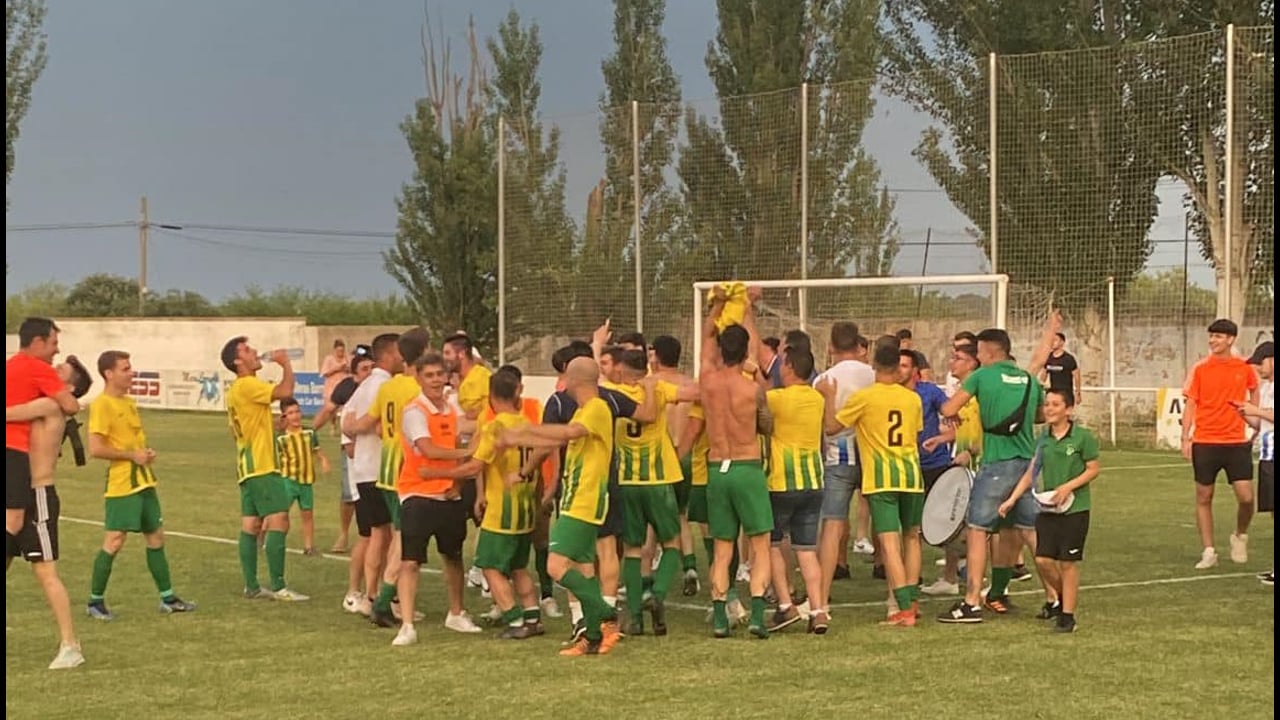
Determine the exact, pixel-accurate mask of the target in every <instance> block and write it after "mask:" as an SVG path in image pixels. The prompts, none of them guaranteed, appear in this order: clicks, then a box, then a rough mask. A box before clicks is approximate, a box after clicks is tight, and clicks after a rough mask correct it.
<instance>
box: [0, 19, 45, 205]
mask: <svg viewBox="0 0 1280 720" xmlns="http://www.w3.org/2000/svg"><path fill="white" fill-rule="evenodd" d="M44 15H45V5H44V1H43V0H5V4H4V49H5V76H4V80H5V82H4V184H5V187H8V186H9V180H10V178H12V177H13V164H14V159H15V153H14V146H15V145H16V144H17V142H18V131H19V126H20V125H21V124H22V118H24V117H26V115H27V110H29V109H30V108H31V88H33V87H34V86H35V84H36V80H38V79H39V78H40V73H41V72H43V71H44V64H45V60H46V59H47V55H46V54H45V34H44V29H43V26H44ZM8 208H9V198H8V197H7V196H6V197H5V209H6V210H7V209H8Z"/></svg>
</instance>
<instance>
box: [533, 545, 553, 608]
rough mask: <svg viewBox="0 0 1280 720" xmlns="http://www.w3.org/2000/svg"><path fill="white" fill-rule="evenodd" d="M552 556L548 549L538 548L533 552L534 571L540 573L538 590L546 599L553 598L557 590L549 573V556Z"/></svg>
mask: <svg viewBox="0 0 1280 720" xmlns="http://www.w3.org/2000/svg"><path fill="white" fill-rule="evenodd" d="M550 554H551V553H550V551H549V550H547V548H537V549H535V550H534V551H533V569H534V570H536V571H537V572H538V590H539V592H541V597H544V598H549V597H551V594H552V591H553V590H554V589H555V584H554V582H553V581H552V580H551V575H550V574H549V573H548V572H547V556H548V555H550Z"/></svg>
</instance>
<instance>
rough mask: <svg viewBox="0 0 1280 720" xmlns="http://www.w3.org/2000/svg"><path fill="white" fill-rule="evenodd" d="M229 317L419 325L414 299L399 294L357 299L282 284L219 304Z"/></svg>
mask: <svg viewBox="0 0 1280 720" xmlns="http://www.w3.org/2000/svg"><path fill="white" fill-rule="evenodd" d="M218 312H219V314H221V315H224V316H227V317H302V318H306V320H307V324H308V325H416V324H419V323H420V322H421V316H420V315H418V314H417V310H416V308H415V307H414V306H413V304H412V303H410V302H408V301H406V300H405V299H404V298H402V297H400V296H398V295H388V296H386V297H381V298H369V299H363V300H361V299H354V298H348V297H346V296H343V295H339V294H337V293H332V292H319V291H314V290H304V289H302V288H299V287H288V286H282V287H278V288H276V289H274V290H270V291H267V290H263V289H262V288H259V287H256V286H250V287H249V288H247V289H246V290H245V291H244V292H243V293H240V294H238V295H233V296H231V297H230V298H227V300H226V301H224V302H223V303H222V304H221V305H219V306H218Z"/></svg>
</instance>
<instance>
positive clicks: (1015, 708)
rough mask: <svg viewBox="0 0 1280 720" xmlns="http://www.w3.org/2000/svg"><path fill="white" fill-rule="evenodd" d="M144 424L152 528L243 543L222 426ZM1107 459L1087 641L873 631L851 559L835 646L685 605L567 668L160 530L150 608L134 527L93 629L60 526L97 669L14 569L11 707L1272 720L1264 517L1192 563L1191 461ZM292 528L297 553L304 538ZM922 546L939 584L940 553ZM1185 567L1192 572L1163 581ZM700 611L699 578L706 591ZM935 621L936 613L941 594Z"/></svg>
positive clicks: (974, 630) (1221, 508)
mask: <svg viewBox="0 0 1280 720" xmlns="http://www.w3.org/2000/svg"><path fill="white" fill-rule="evenodd" d="M144 422H145V424H146V426H147V430H148V432H149V434H150V436H151V440H152V444H153V445H154V446H155V447H156V448H157V449H158V451H159V453H160V456H159V461H158V464H157V472H158V475H159V477H160V482H161V486H160V492H161V498H162V501H163V503H164V509H165V523H166V526H167V527H168V528H169V529H170V530H171V531H175V532H181V533H189V534H194V535H206V536H212V537H217V538H228V539H230V538H234V537H236V533H237V531H238V519H237V508H238V507H239V505H238V494H237V491H236V486H235V480H234V467H233V461H232V458H233V456H232V452H231V447H230V438H229V437H228V435H227V432H226V429H225V423H224V420H223V418H222V417H221V416H216V415H214V416H210V415H195V414H166V413H147V414H146V415H145V416H144ZM326 438H327V436H326ZM326 450H327V452H329V453H331V457H334V455H333V452H334V450H333V448H332V447H330V448H327V449H326ZM1104 468H1105V472H1104V474H1103V475H1102V477H1101V478H1100V479H1099V480H1098V481H1097V483H1096V485H1095V489H1094V493H1095V494H1094V503H1095V509H1094V513H1093V521H1092V532H1091V536H1090V541H1089V546H1088V561H1087V562H1086V563H1085V565H1084V568H1083V583H1084V584H1085V586H1086V587H1089V586H1100V585H1111V584H1116V585H1118V586H1117V587H1100V588H1096V589H1086V590H1085V591H1084V592H1083V594H1082V597H1081V607H1080V609H1079V613H1078V616H1079V619H1080V631H1079V632H1078V633H1077V634H1075V635H1071V636H1058V635H1053V634H1051V633H1049V632H1048V631H1047V629H1046V627H1045V626H1044V625H1043V624H1042V623H1041V622H1040V621H1037V620H1035V619H1032V618H1031V617H1030V614H1031V612H1030V611H1031V610H1032V609H1034V608H1035V607H1037V606H1038V604H1039V599H1038V598H1037V597H1036V596H1035V595H1034V594H1028V595H1023V596H1021V597H1020V598H1018V599H1020V600H1021V601H1022V602H1021V605H1020V607H1021V608H1023V611H1022V613H1021V614H1020V615H1018V616H1015V617H1011V618H1001V619H990V618H989V619H988V622H986V623H983V624H982V625H979V626H972V627H955V626H943V625H939V624H937V623H934V622H932V621H926V622H923V623H921V625H919V626H917V627H916V628H914V629H912V630H903V629H897V628H883V627H879V626H877V624H876V623H877V621H878V620H880V619H881V618H882V617H883V614H884V609H883V606H882V605H880V604H878V603H879V602H880V601H882V600H883V598H884V595H885V592H884V588H883V584H882V583H880V582H876V581H872V580H871V577H870V566H869V565H863V564H858V566H857V567H855V569H854V580H853V581H850V582H839V583H837V584H836V589H835V593H834V595H835V597H834V598H833V602H834V603H835V604H836V606H835V607H836V609H835V618H834V623H833V626H832V631H831V633H830V634H828V635H827V636H826V637H816V636H807V635H805V634H803V633H802V632H797V631H787V632H785V633H782V634H780V635H777V636H775V637H773V638H771V639H769V640H768V641H767V642H759V641H754V640H748V639H746V637H745V633H743V634H740V636H738V637H735V638H734V639H730V640H725V641H719V642H717V641H713V640H711V639H710V638H709V636H708V632H707V628H706V626H705V625H704V624H703V613H702V611H701V610H697V609H676V610H673V611H671V612H670V613H669V615H670V616H672V617H671V623H672V628H671V634H670V636H668V637H666V638H663V639H655V638H652V637H646V638H635V639H630V640H627V641H625V642H623V643H622V644H621V645H620V646H619V647H618V648H617V649H616V650H615V651H614V652H613V653H612V654H611V655H609V656H607V657H600V658H583V659H568V658H560V657H557V656H556V651H557V650H558V648H559V643H560V640H561V639H562V637H563V636H564V634H565V633H566V632H567V629H568V627H567V621H566V620H554V621H549V628H550V632H549V633H548V635H547V636H546V637H544V638H539V639H534V640H529V641H525V642H519V643H498V642H495V641H494V640H493V639H491V638H490V637H488V636H487V635H486V636H466V637H464V636H459V635H456V634H453V633H450V632H449V631H447V630H444V629H443V626H442V625H440V624H439V621H438V619H442V618H443V613H444V608H443V602H442V601H443V591H442V587H441V584H440V578H439V576H438V575H434V574H433V575H427V576H426V577H425V578H424V582H423V592H422V595H421V596H420V599H419V609H421V610H422V611H424V612H425V613H427V616H428V618H430V621H428V622H424V623H422V624H420V625H419V634H420V637H421V641H420V643H419V644H418V645H417V646H415V647H411V648H392V647H390V641H391V637H392V633H391V631H389V630H378V629H374V628H373V627H372V626H371V625H369V624H368V623H367V622H366V621H364V620H363V619H361V618H358V617H356V616H352V615H349V614H346V613H344V612H342V610H341V609H340V607H339V605H340V602H341V599H342V594H343V589H344V587H345V583H346V565H345V562H342V561H335V560H332V559H325V558H304V557H301V556H299V555H290V556H289V566H288V576H289V581H290V585H291V586H293V587H295V588H297V589H298V590H300V591H302V592H305V593H308V594H311V595H312V596H313V598H314V600H313V601H312V602H310V603H306V604H283V603H270V602H248V601H245V600H242V599H241V598H240V590H241V585H242V582H241V580H240V572H239V566H238V563H237V560H236V550H235V547H234V546H232V545H224V544H218V543H215V542H211V541H209V540H200V539H194V538H187V537H178V536H171V537H170V539H169V541H168V549H169V555H170V561H171V564H172V566H173V577H174V582H175V586H176V589H177V590H178V592H179V593H180V594H181V595H182V596H183V597H184V598H186V599H189V600H193V601H197V602H199V603H200V609H199V611H198V612H196V613H194V614H191V615H186V616H162V615H160V614H159V613H158V612H157V611H156V595H155V589H154V587H153V586H152V584H151V580H150V576H149V575H148V574H147V571H146V566H145V562H144V558H143V552H142V547H143V545H142V542H141V539H140V538H131V539H130V541H129V543H128V544H127V545H126V547H125V549H124V551H123V552H122V553H121V556H120V557H119V559H117V561H116V563H115V574H114V576H113V577H112V580H111V587H110V589H109V592H108V601H109V602H110V605H111V608H112V610H113V611H114V612H115V613H116V615H117V619H116V620H115V621H114V622H112V623H108V624H104V623H98V622H94V621H91V620H89V619H88V618H86V617H85V616H84V615H83V614H81V613H82V609H83V601H84V599H85V597H86V595H87V592H88V582H89V574H90V565H91V562H92V558H93V554H94V552H95V551H96V549H97V547H98V544H99V543H100V541H101V536H100V532H101V531H100V528H98V527H96V526H94V525H89V524H83V523H74V522H63V524H62V527H61V537H62V554H63V560H62V562H61V563H60V565H61V574H62V577H63V579H64V580H65V581H66V583H67V585H68V589H69V591H70V592H71V595H72V599H73V608H74V609H75V611H76V613H77V614H76V622H77V629H78V632H79V633H80V637H81V640H82V644H83V647H84V652H85V655H86V657H87V658H88V662H87V663H86V664H85V665H84V666H82V667H81V668H79V669H76V670H73V671H69V672H50V671H48V670H47V669H46V665H47V664H48V662H49V660H50V659H52V657H53V654H54V651H55V650H56V644H57V641H56V638H57V636H56V633H55V632H54V628H53V624H52V621H51V619H50V617H49V614H48V610H47V609H46V607H45V606H44V603H43V599H42V596H41V594H40V592H39V590H38V588H37V587H36V585H35V583H34V581H33V579H32V578H31V576H30V573H29V572H28V571H27V570H26V568H23V567H20V563H19V564H18V566H15V567H14V569H13V570H12V571H11V572H10V573H9V575H8V576H7V579H6V587H5V591H6V599H7V600H8V601H11V602H8V603H7V625H8V626H9V627H10V628H12V629H11V630H10V631H9V632H7V633H6V636H5V654H6V657H5V677H6V681H7V685H8V687H7V689H6V694H5V707H6V710H7V712H8V714H9V716H10V717H12V718H18V719H22V718H80V717H94V718H123V717H131V716H156V717H175V718H259V717H261V718H295V717H296V718H330V717H333V718H349V717H360V716H366V717H374V718H379V719H382V718H399V717H405V718H411V717H412V718H422V717H429V718H435V717H439V718H454V717H458V718H463V717H484V718H487V720H497V719H499V718H516V717H519V718H525V719H528V720H532V719H533V718H552V717H568V718H574V717H578V718H585V717H599V716H601V715H604V714H607V713H614V714H616V715H617V716H619V717H627V718H632V717H637V718H638V717H643V718H648V719H650V720H653V719H657V718H693V717H703V718H708V717H733V718H770V719H772V720H776V719H777V718H780V717H782V718H814V717H831V718H837V717H853V716H856V717H860V718H878V717H886V718H894V719H895V720H901V719H902V718H904V717H907V716H911V715H929V716H932V715H937V714H945V715H946V716H947V717H954V718H983V717H992V716H1004V717H1038V718H1059V717H1061V718H1117V717H1159V718H1170V717H1203V716H1206V715H1208V714H1209V713H1210V712H1212V714H1213V715H1215V716H1220V717H1231V718H1262V717H1273V716H1274V700H1273V698H1274V694H1273V692H1272V681H1271V678H1272V677H1273V674H1274V669H1275V668H1274V657H1275V644H1274V621H1273V611H1274V604H1273V597H1274V596H1273V594H1272V590H1271V589H1269V588H1265V587H1263V586H1261V585H1259V583H1258V582H1257V580H1255V579H1254V578H1253V573H1254V572H1256V571H1259V570H1263V569H1266V568H1267V567H1269V566H1270V563H1271V561H1272V557H1271V554H1272V547H1273V536H1272V522H1271V520H1270V519H1268V518H1260V519H1259V520H1258V522H1257V523H1256V524H1255V525H1254V529H1253V533H1252V538H1251V548H1252V558H1251V561H1250V563H1249V564H1248V565H1247V566H1237V565H1232V564H1231V563H1230V562H1229V561H1227V559H1226V548H1225V540H1226V535H1227V533H1228V532H1229V527H1230V522H1231V518H1232V516H1233V514H1234V503H1232V502H1231V501H1230V498H1231V496H1230V493H1229V492H1227V490H1226V488H1225V486H1222V485H1220V486H1219V498H1218V512H1217V521H1218V537H1219V539H1220V545H1221V547H1220V552H1221V553H1222V556H1223V563H1224V564H1223V565H1222V566H1221V567H1219V568H1218V569H1217V570H1215V571H1211V572H1209V573H1203V572H1198V571H1196V570H1193V569H1192V565H1193V564H1194V563H1195V561H1196V559H1197V556H1198V550H1199V548H1198V544H1197V542H1196V533H1195V530H1194V527H1193V522H1194V520H1193V513H1192V507H1191V500H1192V487H1191V482H1190V477H1189V470H1188V468H1186V467H1184V466H1182V464H1181V462H1180V460H1179V459H1178V458H1177V457H1176V456H1173V455H1169V454H1153V453H1124V452H1115V453H1109V454H1107V455H1106V456H1105V457H1104ZM102 472H103V468H102V466H101V465H100V464H91V465H90V466H89V467H87V468H78V469H70V468H68V469H64V471H63V474H62V476H61V477H62V478H63V479H62V480H61V481H60V483H59V491H60V493H61V496H62V499H63V510H62V512H63V516H64V517H65V518H81V519H86V520H91V521H97V520H100V519H101V512H102V501H101V497H100V490H101V487H102V480H101V478H102ZM337 496H338V491H337V484H336V477H335V476H334V475H330V476H327V477H324V478H322V479H321V481H320V485H319V486H318V488H317V499H318V501H320V502H318V504H319V506H320V507H319V509H318V519H317V520H318V531H317V544H318V545H319V546H320V547H321V548H327V547H328V546H329V545H330V544H331V543H332V540H333V538H334V536H335V527H336V522H337V509H336V505H337ZM296 524H297V523H296V522H295V525H296ZM289 540H290V546H291V547H294V548H297V547H300V538H299V537H298V535H297V534H296V533H294V534H291V535H290V538H289ZM927 552H928V555H927V568H928V569H927V570H926V576H927V579H929V580H931V579H932V575H933V566H932V564H931V563H932V560H933V559H934V558H935V557H937V554H936V551H934V550H932V549H928V550H927ZM262 569H263V571H265V563H264V564H263V566H262ZM704 575H705V573H704ZM1181 578H1186V579H1188V581H1187V582H1167V583H1157V582H1154V581H1159V580H1176V579H1181ZM1143 582H1147V583H1148V584H1139V583H1143ZM1017 589H1018V590H1019V591H1021V592H1027V591H1031V590H1033V589H1034V586H1033V584H1032V583H1027V584H1024V585H1022V586H1021V587H1018V588H1017ZM677 600H678V601H685V600H686V599H684V598H677ZM706 601H707V598H706V596H705V590H704V595H703V596H702V597H699V598H697V599H696V604H698V605H702V604H703V603H705V602H706ZM468 604H469V607H470V609H471V611H472V612H473V613H475V614H479V613H480V612H482V611H484V610H485V609H486V608H487V605H486V604H485V603H484V601H482V600H481V599H480V598H479V597H478V596H477V595H474V594H472V595H470V596H469V599H468ZM842 605H843V606H842ZM925 610H926V613H927V614H926V619H928V617H929V615H931V614H932V613H934V612H936V611H939V610H941V603H940V602H933V603H927V604H926V606H925ZM1210 708H1212V710H1211V711H1210Z"/></svg>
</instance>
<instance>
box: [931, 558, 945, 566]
mask: <svg viewBox="0 0 1280 720" xmlns="http://www.w3.org/2000/svg"><path fill="white" fill-rule="evenodd" d="M933 564H934V565H935V566H937V567H946V565H947V559H946V558H944V557H940V558H938V559H937V560H934V561H933Z"/></svg>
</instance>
